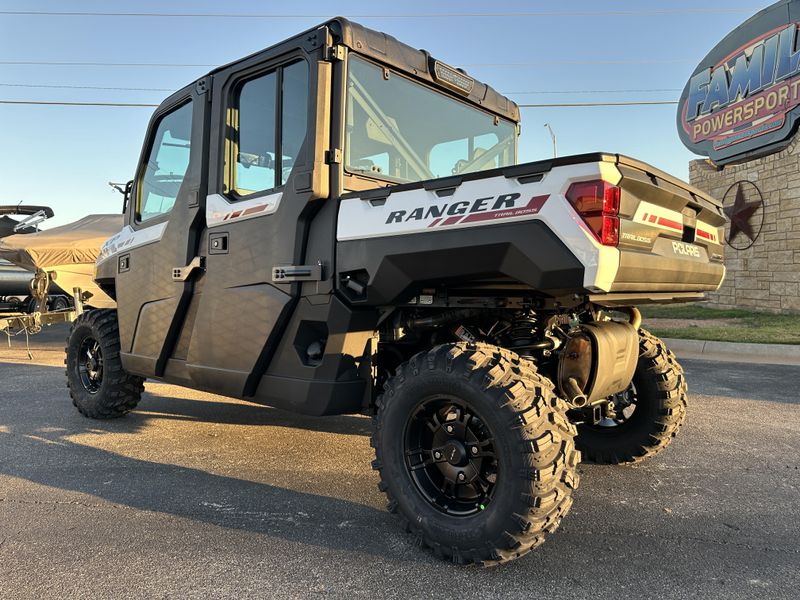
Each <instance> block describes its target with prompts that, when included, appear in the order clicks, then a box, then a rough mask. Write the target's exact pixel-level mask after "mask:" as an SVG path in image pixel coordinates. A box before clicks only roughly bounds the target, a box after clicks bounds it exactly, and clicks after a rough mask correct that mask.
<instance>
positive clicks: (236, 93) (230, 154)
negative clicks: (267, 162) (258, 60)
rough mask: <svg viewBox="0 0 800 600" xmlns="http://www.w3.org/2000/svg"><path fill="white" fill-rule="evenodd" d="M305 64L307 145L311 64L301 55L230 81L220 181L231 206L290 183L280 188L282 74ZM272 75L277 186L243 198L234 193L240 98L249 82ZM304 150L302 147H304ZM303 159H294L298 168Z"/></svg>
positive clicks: (264, 66) (239, 75)
mask: <svg viewBox="0 0 800 600" xmlns="http://www.w3.org/2000/svg"><path fill="white" fill-rule="evenodd" d="M300 62H303V63H305V65H306V133H305V138H304V141H306V140H308V132H309V129H310V127H311V126H312V123H311V122H310V120H309V117H308V114H309V112H308V111H309V109H310V102H311V91H312V89H311V64H309V61H308V60H307V59H306V57H305V56H304V55H302V54H292V55H289V56H282V57H281V58H280V59H278V60H276V61H274V62H271V63H269V64H266V65H265V64H260V65H258V66H256V67H254V68H252V69H248V70H246V71H242V72H240V73H235V74H234V75H233V77H232V79H231V81H229V82H228V84H227V86H226V87H227V91H226V93H225V94H224V96H223V97H224V99H225V106H224V110H223V111H222V119H223V129H222V131H223V132H224V133H223V135H222V136H220V137H221V140H220V142H221V145H222V148H221V150H222V151H221V157H222V161H221V162H222V164H221V165H220V167H219V168H220V172H221V174H222V177H221V179H220V181H221V186H222V191H221V193H222V195H223V196H225V197H226V198H227V199H228V200H230V201H231V202H240V201H243V200H252V199H254V198H260V197H262V196H269V195H272V194H275V193H277V192H279V191H283V190H284V188H285V187H286V184H287V183H288V181H289V179H290V178H289V177H287V180H286V181H283V182H282V183H280V184H278V183H277V182H278V181H279V180H280V179H282V177H283V175H282V171H281V169H282V162H283V154H282V149H283V70H284V69H285V68H286V67H290V66H292V65H294V64H297V63H300ZM270 73H275V74H276V76H275V90H276V94H275V114H274V119H275V183H276V185H275V186H273V187H271V188H268V189H265V190H258V191H255V192H252V193H250V194H240V193H239V192H238V191H236V189H235V185H236V165H237V164H238V160H237V154H238V148H239V140H238V130H239V129H238V128H239V121H238V119H239V115H238V110H239V97H240V95H241V90H242V88H243V87H244V86H245V85H246V84H247V83H248V82H250V81H253V80H255V79H258V78H259V77H264V76H266V75H269V74H270ZM234 111H236V121H235V127H234V123H233V112H234ZM231 132H235V133H236V138H235V139H232V135H231ZM301 146H302V144H301ZM300 158H301V157H300V156H299V155H298V156H297V157H295V165H296V164H298V163H299V159H300Z"/></svg>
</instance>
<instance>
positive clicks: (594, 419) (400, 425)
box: [66, 18, 725, 564]
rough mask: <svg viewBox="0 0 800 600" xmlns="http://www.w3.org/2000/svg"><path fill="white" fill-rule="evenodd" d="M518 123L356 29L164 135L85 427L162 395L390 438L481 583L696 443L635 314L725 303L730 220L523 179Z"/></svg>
mask: <svg viewBox="0 0 800 600" xmlns="http://www.w3.org/2000/svg"><path fill="white" fill-rule="evenodd" d="M518 134H519V110H518V107H517V106H516V105H515V104H514V102H512V101H511V100H509V99H507V98H505V97H503V96H501V95H500V94H498V93H497V92H495V91H494V90H493V89H492V88H490V87H489V86H487V85H485V84H483V83H480V82H479V81H477V80H476V79H474V78H473V77H471V76H469V75H468V74H466V73H465V72H464V71H462V70H460V69H456V68H453V67H451V66H449V65H447V64H445V63H444V62H441V61H439V60H437V59H435V58H434V57H432V56H430V54H428V53H427V52H426V51H424V50H415V49H413V48H411V47H409V46H406V45H404V44H402V43H400V42H398V41H397V40H395V39H394V38H392V37H390V36H388V35H385V34H383V33H379V32H377V31H371V30H369V29H366V28H364V27H362V26H360V25H357V24H355V23H351V22H348V21H347V20H345V19H341V18H337V19H334V20H331V21H329V22H327V23H325V24H323V25H321V26H319V27H317V28H314V29H311V30H309V31H306V32H304V33H302V34H300V35H298V36H296V37H293V38H291V39H289V40H287V41H284V42H282V43H280V44H278V45H276V46H273V47H271V48H268V49H266V50H264V51H262V52H258V53H256V54H253V55H252V56H249V57H247V58H244V59H242V60H238V61H236V62H233V63H231V64H229V65H226V66H223V67H220V68H218V69H215V70H214V71H212V72H211V73H209V74H208V75H207V76H205V77H203V78H202V79H199V80H198V81H195V82H193V83H191V84H190V85H188V86H187V87H185V88H183V89H182V90H180V91H178V92H177V93H175V94H173V95H172V96H170V97H169V98H168V99H166V100H165V101H164V102H163V103H162V104H161V106H160V107H159V108H158V109H157V110H156V112H155V114H154V116H153V118H152V121H151V122H150V126H149V129H148V131H147V135H146V138H145V142H144V148H143V151H142V155H141V159H140V161H139V166H138V169H137V171H136V176H135V179H134V180H133V182H132V183H131V184H130V185H129V186H128V191H129V193H128V194H127V197H128V198H127V199H128V201H127V202H126V210H125V215H126V216H125V219H126V221H125V222H126V224H125V226H124V228H123V229H122V231H121V232H120V233H119V234H117V235H116V236H114V237H112V238H111V239H110V240H109V241H108V242H107V243H106V245H105V246H104V248H103V251H102V253H101V255H100V257H99V258H98V262H97V271H96V281H97V283H98V284H99V285H100V286H101V288H102V289H103V290H104V291H106V292H107V293H108V294H109V295H111V296H112V297H113V298H115V300H116V303H117V307H116V309H115V310H95V311H89V312H86V313H84V314H83V315H81V316H80V317H79V318H78V319H77V321H76V322H75V324H74V326H73V328H72V331H71V335H70V337H69V340H68V346H67V360H66V364H67V376H68V379H69V389H70V393H71V396H72V399H73V401H74V403H75V406H77V408H78V410H79V411H80V412H81V413H83V414H84V415H86V416H87V417H92V418H111V417H119V416H121V415H123V414H125V413H127V412H128V411H130V410H131V409H133V408H134V407H135V406H136V404H137V403H138V402H139V400H140V397H141V394H142V391H143V382H144V381H145V379H146V378H152V379H158V380H161V381H166V382H169V383H174V384H178V385H182V386H186V387H190V388H194V389H198V390H206V391H210V392H215V393H219V394H224V395H227V396H232V397H236V398H243V399H247V400H250V401H253V402H257V403H263V404H266V405H270V406H274V407H279V408H283V409H288V410H293V411H298V412H302V413H307V414H312V415H335V414H344V413H364V414H369V415H373V416H374V434H373V436H372V445H373V446H374V448H375V453H376V459H375V462H374V463H373V466H374V468H375V469H376V470H377V471H378V472H379V475H380V489H381V490H382V491H384V492H385V493H386V495H387V496H388V499H389V509H390V510H391V511H392V512H395V513H397V514H398V515H399V516H400V518H401V519H402V520H403V522H404V525H405V527H406V528H407V529H408V530H409V531H410V532H412V533H413V534H414V535H415V536H417V537H418V539H419V540H420V541H421V542H422V543H423V544H425V545H427V546H429V547H431V548H432V549H433V550H434V552H435V553H436V554H437V555H440V556H445V557H448V558H450V559H452V560H453V561H456V562H459V563H481V564H492V563H497V562H502V561H507V560H511V559H513V558H515V557H518V556H520V555H522V554H525V553H526V552H528V551H529V550H530V549H531V548H533V547H535V546H537V545H538V544H540V543H541V542H542V541H543V539H544V536H545V535H546V534H548V533H551V532H553V531H554V530H555V529H556V528H557V527H558V525H559V522H560V521H561V519H562V517H563V516H564V515H565V514H566V513H567V511H568V510H569V508H570V505H571V504H572V498H571V495H572V492H573V490H574V489H575V488H576V486H577V484H578V475H577V472H576V467H577V465H578V463H579V461H580V460H581V453H583V457H584V458H585V459H589V460H592V461H595V462H602V463H629V462H636V461H640V460H642V459H644V458H646V457H649V456H652V455H653V454H655V453H657V452H659V451H660V450H662V449H663V448H664V447H665V446H666V445H667V444H669V442H670V440H671V438H672V437H673V436H674V435H675V434H676V433H677V431H678V429H679V427H680V426H681V424H682V423H683V421H684V417H685V410H686V383H685V381H684V375H683V372H682V370H681V368H680V366H679V365H678V363H677V362H676V361H675V357H674V355H673V354H672V353H671V352H670V351H669V350H667V348H666V347H665V346H664V344H663V343H662V342H661V341H659V340H658V339H656V338H655V337H653V336H652V335H651V334H649V333H647V332H646V331H644V330H642V329H641V328H640V324H641V318H640V316H639V312H638V311H637V309H636V308H635V306H636V305H638V304H643V303H653V302H681V301H689V300H698V299H701V298H702V297H703V292H705V291H708V290H715V289H716V288H717V287H718V286H719V285H720V283H721V281H722V278H723V276H724V272H725V269H724V266H723V262H722V261H723V256H722V253H723V249H722V235H723V232H722V229H721V227H722V226H723V224H724V218H723V216H722V213H721V210H720V205H719V204H718V203H717V202H716V201H715V200H713V199H711V198H709V197H708V196H706V195H705V194H703V193H702V192H700V191H699V190H696V189H694V188H691V187H690V186H688V185H687V184H685V183H683V182H681V181H679V180H677V179H675V178H674V177H671V176H669V175H667V174H665V173H663V172H661V171H659V170H657V169H654V168H652V167H650V166H648V165H646V164H643V163H641V162H638V161H636V160H632V159H630V158H626V157H623V156H618V155H614V154H603V153H598V154H586V155H581V156H571V157H566V158H559V159H554V160H547V161H541V162H533V163H526V164H517V163H516V158H517V136H518Z"/></svg>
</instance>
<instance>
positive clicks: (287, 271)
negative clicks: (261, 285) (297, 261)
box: [272, 264, 322, 283]
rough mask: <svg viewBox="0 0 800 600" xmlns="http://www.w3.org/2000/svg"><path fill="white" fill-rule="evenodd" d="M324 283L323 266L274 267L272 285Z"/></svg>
mask: <svg viewBox="0 0 800 600" xmlns="http://www.w3.org/2000/svg"><path fill="white" fill-rule="evenodd" d="M295 281H322V265H321V264H317V265H286V266H283V267H272V283H293V282H295Z"/></svg>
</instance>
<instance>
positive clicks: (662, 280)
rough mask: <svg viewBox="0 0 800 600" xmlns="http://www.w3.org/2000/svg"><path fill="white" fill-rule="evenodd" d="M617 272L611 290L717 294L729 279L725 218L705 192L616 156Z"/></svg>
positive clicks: (628, 159) (718, 205)
mask: <svg viewBox="0 0 800 600" xmlns="http://www.w3.org/2000/svg"><path fill="white" fill-rule="evenodd" d="M617 168H618V170H619V172H620V174H621V175H622V180H621V181H620V182H619V184H618V186H619V187H620V189H621V193H620V211H619V217H620V219H619V221H620V228H619V250H620V257H619V269H618V271H617V275H616V277H615V279H614V283H613V285H612V287H611V289H610V290H609V291H611V292H640V291H648V292H659V291H665V292H666V291H669V292H680V291H687V292H688V291H691V292H698V291H710V290H716V289H717V288H718V287H719V286H720V284H721V283H722V279H723V277H724V276H725V267H724V265H723V244H724V229H723V226H724V225H725V217H724V216H723V213H722V206H721V204H720V203H719V202H718V201H716V200H715V199H713V198H711V197H710V196H708V195H707V194H705V193H704V192H702V191H700V190H698V189H696V188H694V187H692V186H690V185H689V184H687V183H685V182H683V181H681V180H679V179H677V178H675V177H672V176H671V175H668V174H667V173H664V172H663V171H660V170H658V169H655V168H654V167H651V166H650V165H648V164H646V163H643V162H640V161H637V160H634V159H631V158H628V157H625V156H619V157H618V158H617Z"/></svg>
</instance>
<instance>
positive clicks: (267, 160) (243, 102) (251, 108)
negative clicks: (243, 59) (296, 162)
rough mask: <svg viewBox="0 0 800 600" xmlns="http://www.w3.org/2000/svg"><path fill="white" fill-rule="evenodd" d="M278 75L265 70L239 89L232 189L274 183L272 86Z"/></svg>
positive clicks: (243, 192) (246, 191) (247, 189)
mask: <svg viewBox="0 0 800 600" xmlns="http://www.w3.org/2000/svg"><path fill="white" fill-rule="evenodd" d="M277 81H278V77H277V75H276V73H274V72H273V73H268V74H266V75H263V76H261V77H258V78H257V79H251V80H250V81H248V82H247V83H245V84H244V85H243V86H242V87H241V90H240V91H239V139H238V142H239V144H238V152H237V156H236V173H235V174H234V177H233V181H234V186H233V189H234V191H235V192H236V193H237V194H240V195H242V196H246V195H248V194H252V193H254V192H258V191H260V190H268V189H271V188H274V187H275V166H276V165H275V142H276V140H275V114H276V101H275V90H276V85H277Z"/></svg>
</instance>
